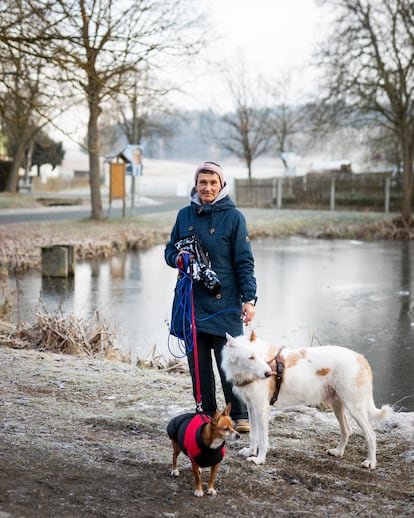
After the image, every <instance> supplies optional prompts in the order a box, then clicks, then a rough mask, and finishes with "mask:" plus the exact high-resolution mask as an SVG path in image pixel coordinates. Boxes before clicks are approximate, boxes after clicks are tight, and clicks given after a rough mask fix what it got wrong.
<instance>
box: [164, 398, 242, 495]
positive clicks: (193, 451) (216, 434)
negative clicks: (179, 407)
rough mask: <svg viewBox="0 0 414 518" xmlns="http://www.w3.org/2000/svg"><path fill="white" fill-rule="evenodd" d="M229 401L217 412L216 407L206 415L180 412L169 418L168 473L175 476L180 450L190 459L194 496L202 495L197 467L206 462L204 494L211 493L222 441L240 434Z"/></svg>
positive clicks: (199, 473) (222, 450)
mask: <svg viewBox="0 0 414 518" xmlns="http://www.w3.org/2000/svg"><path fill="white" fill-rule="evenodd" d="M230 408H231V403H229V404H228V405H227V406H226V408H225V410H224V411H223V412H222V413H221V414H220V412H219V411H218V410H216V413H215V414H214V416H213V417H212V418H211V419H210V418H209V417H208V416H206V415H205V414H200V413H197V414H181V415H179V416H177V417H174V418H173V419H171V421H170V422H169V423H168V426H167V433H168V436H169V438H170V439H171V441H172V445H173V461H172V469H171V475H172V476H174V477H178V475H179V474H180V472H179V470H178V467H177V458H178V455H179V454H180V451H182V452H183V453H185V455H187V456H188V457H189V458H190V460H191V465H192V470H193V474H194V480H195V490H194V496H203V495H204V492H203V488H202V485H201V470H200V468H205V467H207V466H210V467H211V469H210V479H209V481H208V489H207V494H208V495H212V496H215V495H216V494H217V491H216V490H215V489H214V482H215V479H216V475H217V472H218V469H219V467H220V463H221V461H222V459H223V457H224V452H225V447H224V446H225V442H226V441H227V440H234V439H238V438H239V437H240V435H239V434H238V433H237V432H236V430H235V429H234V428H233V421H232V420H231V418H230V416H229V413H230Z"/></svg>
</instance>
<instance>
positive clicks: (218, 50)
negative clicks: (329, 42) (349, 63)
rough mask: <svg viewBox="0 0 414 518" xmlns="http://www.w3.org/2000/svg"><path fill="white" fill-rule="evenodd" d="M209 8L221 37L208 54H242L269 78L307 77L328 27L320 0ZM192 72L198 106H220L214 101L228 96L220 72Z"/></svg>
mask: <svg viewBox="0 0 414 518" xmlns="http://www.w3.org/2000/svg"><path fill="white" fill-rule="evenodd" d="M206 6H207V12H208V14H209V15H210V21H211V24H212V27H213V29H214V30H215V31H216V34H217V38H214V39H213V41H212V46H211V48H209V49H207V51H206V52H205V55H206V56H209V57H210V58H211V59H212V60H213V61H217V62H219V63H220V62H221V63H225V62H226V61H228V62H232V61H234V60H235V59H237V56H240V55H241V56H243V58H244V59H245V61H246V64H248V66H249V67H250V69H251V70H252V71H253V72H254V73H256V74H259V73H260V74H262V75H264V76H266V77H271V76H273V77H274V76H277V75H278V74H280V73H281V72H282V71H284V72H286V71H287V70H291V69H295V70H296V73H299V74H301V73H302V74H303V73H305V72H304V70H305V67H306V65H307V64H309V63H311V62H312V49H313V48H314V45H315V43H316V42H317V40H318V38H320V37H321V35H323V34H324V31H325V27H326V23H325V20H326V17H325V16H323V13H324V9H323V8H322V7H321V6H318V3H317V1H316V0H208V1H207V3H206ZM212 68H213V67H212ZM186 72H187V73H190V75H191V78H192V79H191V80H190V82H189V84H190V86H189V88H188V91H189V92H192V94H191V95H190V98H192V99H193V102H194V106H195V107H197V104H201V105H205V104H206V103H209V104H213V105H214V104H215V102H214V99H217V96H219V97H222V92H223V85H220V84H219V83H220V79H219V78H218V76H217V73H215V75H213V74H210V75H209V74H208V73H207V72H206V66H205V64H204V65H203V64H202V63H198V66H197V64H196V65H195V66H194V67H193V68H190V69H189V70H187V71H186ZM303 84H304V83H303V82H302V85H303ZM206 85H208V86H206ZM308 86H311V85H308ZM194 92H200V95H198V96H197V95H196V94H194ZM179 102H180V101H179ZM186 102H191V99H187V100H184V103H186ZM199 107H200V106H199ZM204 107H205V106H204Z"/></svg>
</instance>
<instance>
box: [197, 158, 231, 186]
mask: <svg viewBox="0 0 414 518" xmlns="http://www.w3.org/2000/svg"><path fill="white" fill-rule="evenodd" d="M200 173H215V174H218V175H219V177H220V183H221V187H222V188H223V186H224V176H223V171H222V169H221V166H219V165H218V164H216V163H215V162H203V163H202V164H200V165H199V166H198V167H197V169H196V172H195V174H194V185H197V180H198V175H199V174H200Z"/></svg>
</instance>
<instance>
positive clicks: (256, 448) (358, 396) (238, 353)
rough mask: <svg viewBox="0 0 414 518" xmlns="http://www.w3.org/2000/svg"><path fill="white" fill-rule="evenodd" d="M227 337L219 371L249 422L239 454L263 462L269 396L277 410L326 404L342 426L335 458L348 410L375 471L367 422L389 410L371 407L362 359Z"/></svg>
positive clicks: (346, 352)
mask: <svg viewBox="0 0 414 518" xmlns="http://www.w3.org/2000/svg"><path fill="white" fill-rule="evenodd" d="M226 336H227V344H226V346H225V347H224V350H223V359H222V367H223V370H224V372H225V374H226V377H227V379H228V380H229V381H230V382H231V383H233V386H234V387H233V390H234V392H235V393H236V394H238V395H239V397H240V398H241V399H242V400H243V401H245V403H246V405H247V408H248V412H249V419H250V446H249V448H243V449H242V450H240V454H241V455H243V456H245V457H247V460H249V461H252V462H254V463H255V464H263V463H264V462H265V460H266V454H267V450H268V448H269V439H268V430H269V416H270V405H269V402H271V401H272V398H273V401H272V403H273V402H274V401H275V399H276V402H275V407H276V408H286V407H287V406H296V405H318V404H319V403H321V402H324V403H330V405H331V406H332V409H333V411H334V413H335V416H336V417H337V419H338V421H339V426H340V428H341V438H340V441H339V444H338V446H337V447H336V448H334V449H330V450H327V453H328V454H330V455H334V456H335V457H342V456H343V454H344V451H345V447H346V445H347V443H348V438H349V436H350V433H351V428H350V426H349V424H348V421H347V418H346V415H345V409H347V410H348V412H349V413H350V414H351V416H352V417H353V418H354V419H355V421H356V422H357V423H358V425H359V426H360V428H361V430H362V431H363V433H364V436H365V439H366V442H367V446H368V457H367V459H366V460H364V461H363V462H362V466H363V467H365V468H368V469H374V468H375V466H376V463H377V461H376V437H375V433H374V430H373V429H372V426H371V425H370V422H369V418H371V419H375V420H384V419H387V418H388V417H389V416H390V415H391V413H392V408H391V407H390V406H388V405H384V406H382V408H381V409H377V408H376V407H375V404H374V400H373V395H372V373H371V368H370V366H369V364H368V362H367V360H366V359H365V358H364V356H362V355H361V354H358V353H356V352H354V351H351V350H350V349H346V348H344V347H338V346H334V345H325V346H321V347H306V348H303V349H297V350H296V349H288V348H285V347H282V348H279V349H277V348H274V347H272V346H270V345H269V344H268V343H266V342H264V341H262V340H258V339H256V337H255V336H254V333H252V335H251V337H250V340H249V339H248V338H246V337H244V336H239V337H237V338H233V337H232V336H230V335H229V334H227V335H226ZM272 366H273V369H272ZM277 369H278V370H279V375H278V374H277V372H275V371H277ZM279 390H280V392H279Z"/></svg>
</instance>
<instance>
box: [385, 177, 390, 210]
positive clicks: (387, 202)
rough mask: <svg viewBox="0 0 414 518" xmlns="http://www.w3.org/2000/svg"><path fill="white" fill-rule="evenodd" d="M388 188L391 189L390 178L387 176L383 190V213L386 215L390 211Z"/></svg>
mask: <svg viewBox="0 0 414 518" xmlns="http://www.w3.org/2000/svg"><path fill="white" fill-rule="evenodd" d="M390 187H391V178H390V177H389V176H387V177H386V178H385V189H384V190H385V192H384V197H385V200H384V211H385V213H386V214H388V213H389V211H390V195H391V192H390Z"/></svg>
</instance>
